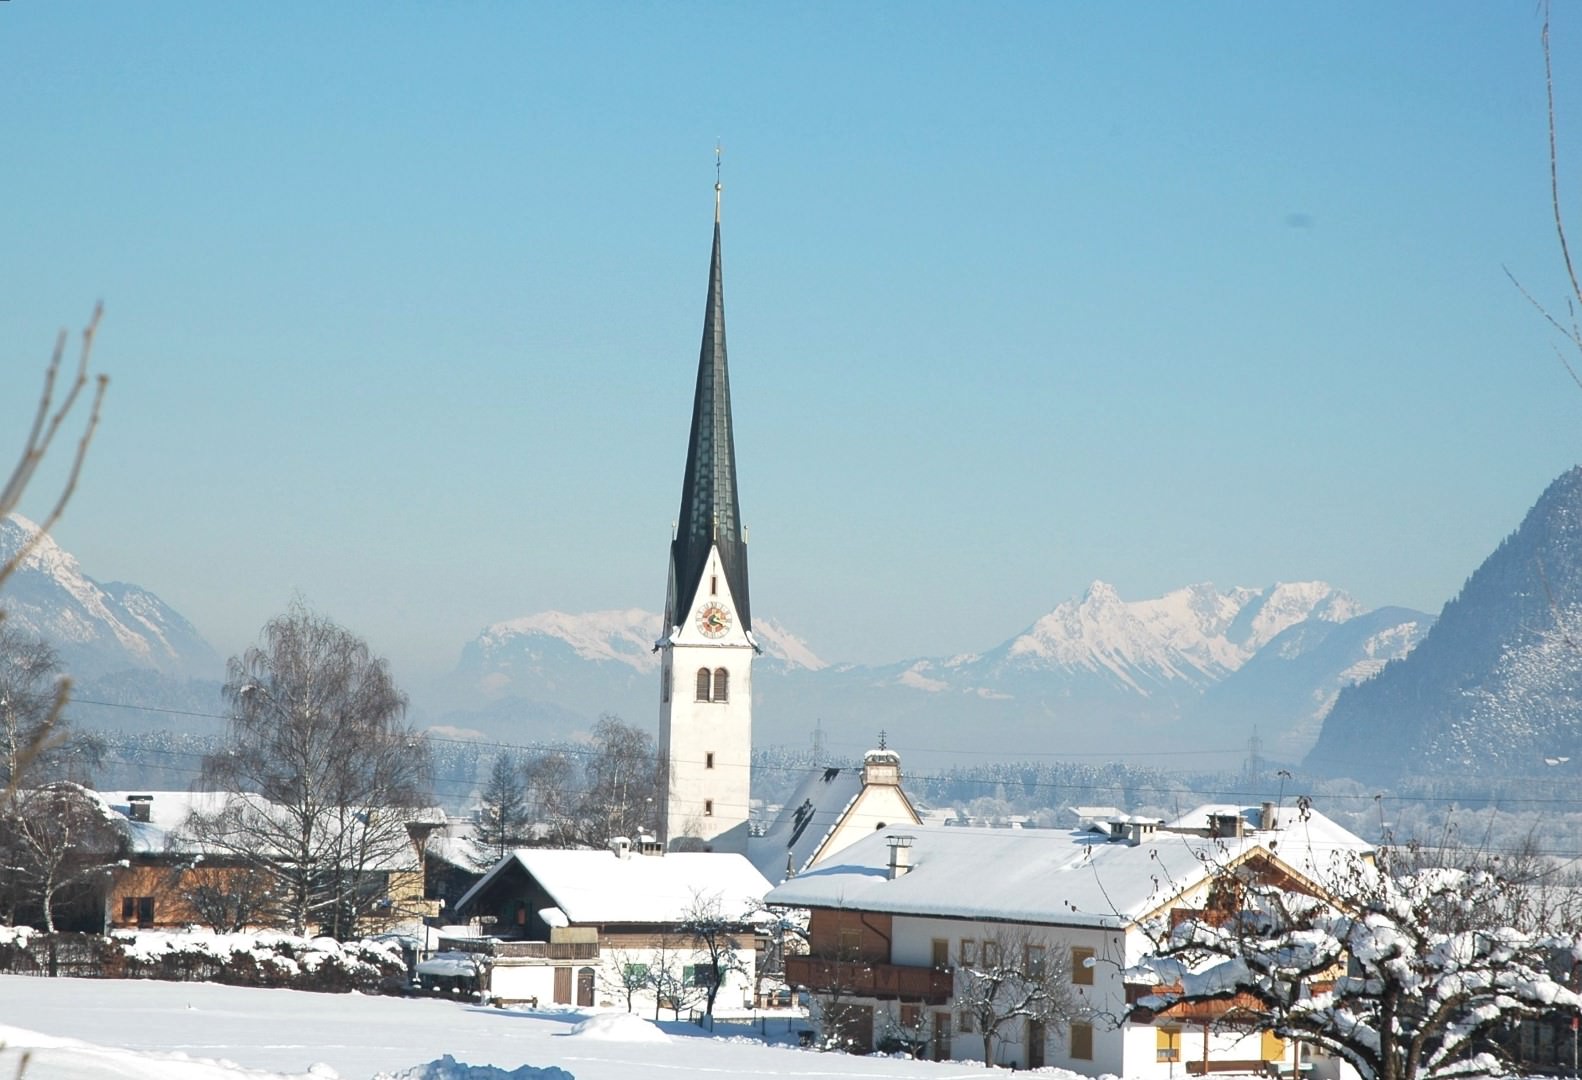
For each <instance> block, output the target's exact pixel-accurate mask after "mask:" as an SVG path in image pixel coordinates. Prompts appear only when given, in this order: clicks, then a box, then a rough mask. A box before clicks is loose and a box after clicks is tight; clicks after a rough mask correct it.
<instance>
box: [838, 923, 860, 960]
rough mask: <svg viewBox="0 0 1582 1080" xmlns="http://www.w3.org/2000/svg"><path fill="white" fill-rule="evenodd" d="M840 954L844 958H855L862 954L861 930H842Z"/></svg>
mask: <svg viewBox="0 0 1582 1080" xmlns="http://www.w3.org/2000/svg"><path fill="white" fill-rule="evenodd" d="M839 955H840V958H841V959H842V960H855V959H857V957H859V956H861V955H862V931H861V930H842V931H841V932H840V953H839Z"/></svg>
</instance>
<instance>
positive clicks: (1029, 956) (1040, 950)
mask: <svg viewBox="0 0 1582 1080" xmlns="http://www.w3.org/2000/svg"><path fill="white" fill-rule="evenodd" d="M1022 963H1023V965H1024V968H1025V970H1026V971H1027V974H1028V975H1029V976H1031V977H1032V978H1035V979H1036V978H1038V977H1039V976H1041V975H1043V973H1044V965H1045V963H1046V960H1045V957H1044V947H1043V946H1042V945H1029V946H1028V947H1027V950H1026V952H1024V953H1023V955H1022Z"/></svg>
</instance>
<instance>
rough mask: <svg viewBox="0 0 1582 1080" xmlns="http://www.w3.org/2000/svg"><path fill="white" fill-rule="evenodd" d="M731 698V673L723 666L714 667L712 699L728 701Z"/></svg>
mask: <svg viewBox="0 0 1582 1080" xmlns="http://www.w3.org/2000/svg"><path fill="white" fill-rule="evenodd" d="M730 699H731V673H730V672H728V671H726V670H725V669H724V668H715V669H714V700H715V701H729V700H730Z"/></svg>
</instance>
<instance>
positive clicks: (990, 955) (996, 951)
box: [979, 941, 1000, 970]
mask: <svg viewBox="0 0 1582 1080" xmlns="http://www.w3.org/2000/svg"><path fill="white" fill-rule="evenodd" d="M979 955H980V956H982V957H983V961H982V964H983V967H985V968H987V969H990V970H992V969H994V968H997V967H999V966H1000V943H999V942H998V941H985V942H984V943H983V949H982V950H981V951H980V953H979Z"/></svg>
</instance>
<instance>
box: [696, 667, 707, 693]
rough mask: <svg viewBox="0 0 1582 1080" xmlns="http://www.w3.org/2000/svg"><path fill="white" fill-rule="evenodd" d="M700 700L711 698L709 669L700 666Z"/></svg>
mask: <svg viewBox="0 0 1582 1080" xmlns="http://www.w3.org/2000/svg"><path fill="white" fill-rule="evenodd" d="M698 700H699V701H707V700H709V669H708V668H706V667H700V668H698Z"/></svg>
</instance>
